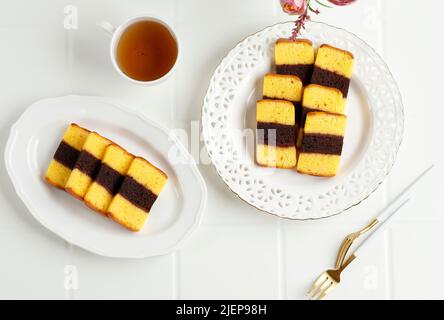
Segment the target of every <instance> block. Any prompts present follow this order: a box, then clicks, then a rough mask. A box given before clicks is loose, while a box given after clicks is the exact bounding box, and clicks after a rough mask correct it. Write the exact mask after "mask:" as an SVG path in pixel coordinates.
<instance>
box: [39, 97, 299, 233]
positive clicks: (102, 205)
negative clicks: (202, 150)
mask: <svg viewBox="0 0 444 320" xmlns="http://www.w3.org/2000/svg"><path fill="white" fill-rule="evenodd" d="M290 105H291V106H292V107H293V105H292V104H291V103H290ZM167 179H168V177H167V175H166V174H165V173H164V172H162V171H161V170H160V169H158V168H156V167H155V166H154V165H152V164H151V163H150V162H148V161H147V160H145V159H143V158H140V157H135V156H133V155H132V154H130V153H128V152H127V151H126V150H125V149H123V148H122V147H120V146H118V145H117V144H114V143H112V142H111V141H110V140H108V139H107V138H105V137H102V136H101V135H99V134H98V133H96V132H90V131H89V130H87V129H83V128H81V127H79V126H77V125H76V124H71V125H70V126H69V127H68V129H67V130H66V132H65V134H64V136H63V140H62V142H61V143H60V145H59V147H58V148H57V151H56V153H55V155H54V157H53V159H52V161H51V163H50V165H49V168H48V170H47V172H46V175H45V180H46V181H47V182H48V183H50V184H51V185H53V186H55V187H58V188H61V189H64V190H66V191H67V192H68V193H70V194H71V195H73V196H74V197H76V198H78V199H81V200H83V201H84V202H85V204H86V205H87V206H88V207H90V208H91V209H93V210H95V211H97V212H99V213H101V214H103V215H104V216H108V217H110V218H112V219H113V220H115V221H116V222H118V223H119V224H121V225H122V226H124V227H125V228H127V229H129V230H132V231H140V230H141V229H142V227H143V226H144V223H145V220H146V219H147V216H148V213H149V212H150V211H151V208H152V206H153V204H154V202H155V201H156V200H157V197H158V196H159V194H160V192H161V191H162V189H163V187H164V185H165V184H166V181H167Z"/></svg>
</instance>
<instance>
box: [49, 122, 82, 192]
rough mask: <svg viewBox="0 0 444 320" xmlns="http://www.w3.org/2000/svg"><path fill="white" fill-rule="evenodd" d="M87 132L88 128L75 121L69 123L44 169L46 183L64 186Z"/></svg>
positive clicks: (58, 186) (62, 187)
mask: <svg viewBox="0 0 444 320" xmlns="http://www.w3.org/2000/svg"><path fill="white" fill-rule="evenodd" d="M88 134H89V130H87V129H84V128H82V127H79V126H78V125H76V124H75V123H71V124H70V125H69V127H68V129H66V131H65V133H64V135H63V139H62V141H61V142H60V144H59V146H58V148H57V150H56V152H55V154H54V157H53V159H52V160H51V163H50V164H49V167H48V170H47V171H46V174H45V180H46V181H47V182H48V183H50V184H51V185H53V186H54V187H57V188H60V189H64V188H65V185H66V182H67V181H68V178H69V176H70V174H71V171H72V169H73V168H74V165H75V163H76V161H77V158H78V157H79V154H80V150H81V149H82V147H83V144H84V143H85V141H86V137H87V136H88Z"/></svg>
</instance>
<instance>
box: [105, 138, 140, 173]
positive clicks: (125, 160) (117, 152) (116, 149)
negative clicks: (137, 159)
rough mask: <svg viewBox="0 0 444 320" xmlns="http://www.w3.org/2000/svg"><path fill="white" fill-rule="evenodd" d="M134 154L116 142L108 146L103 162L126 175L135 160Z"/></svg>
mask: <svg viewBox="0 0 444 320" xmlns="http://www.w3.org/2000/svg"><path fill="white" fill-rule="evenodd" d="M133 159H134V156H133V155H132V154H130V153H128V152H127V151H126V150H125V149H123V148H121V147H120V146H118V145H116V144H112V145H110V146H108V148H106V151H105V155H104V156H103V159H102V162H103V163H106V164H107V165H108V166H110V167H111V168H113V169H114V170H116V171H117V172H119V173H120V174H122V175H124V174H126V172H127V171H128V168H129V166H130V164H131V161H133Z"/></svg>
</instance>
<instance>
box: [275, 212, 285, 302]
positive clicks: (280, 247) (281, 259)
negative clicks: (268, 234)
mask: <svg viewBox="0 0 444 320" xmlns="http://www.w3.org/2000/svg"><path fill="white" fill-rule="evenodd" d="M282 223H283V222H282V219H281V218H277V253H278V256H277V259H278V282H279V283H278V288H279V292H278V295H279V296H278V297H279V299H286V296H287V293H286V284H287V281H286V278H287V277H286V273H285V261H286V259H285V254H284V248H285V244H284V229H283V227H282Z"/></svg>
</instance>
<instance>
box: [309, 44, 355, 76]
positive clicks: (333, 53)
mask: <svg viewBox="0 0 444 320" xmlns="http://www.w3.org/2000/svg"><path fill="white" fill-rule="evenodd" d="M315 66H317V67H320V68H322V69H325V70H328V71H332V72H335V73H337V74H340V75H342V76H345V77H347V78H351V76H352V73H353V66H354V58H353V54H352V53H351V52H348V51H345V50H342V49H339V48H335V47H332V46H329V45H327V44H324V45H322V46H321V47H320V48H319V50H318V54H317V55H316V62H315Z"/></svg>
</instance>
